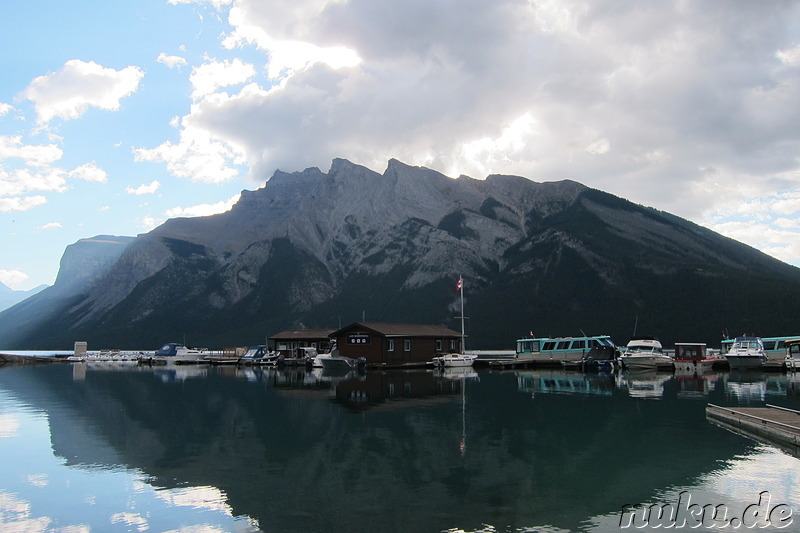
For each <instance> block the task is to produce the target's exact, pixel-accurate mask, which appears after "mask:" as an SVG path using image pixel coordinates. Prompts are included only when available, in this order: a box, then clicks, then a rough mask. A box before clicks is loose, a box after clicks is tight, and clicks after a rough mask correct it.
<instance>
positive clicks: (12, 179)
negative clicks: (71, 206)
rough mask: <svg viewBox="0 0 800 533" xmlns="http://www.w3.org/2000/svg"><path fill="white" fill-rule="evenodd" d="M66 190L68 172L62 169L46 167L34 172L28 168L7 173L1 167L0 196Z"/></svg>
mask: <svg viewBox="0 0 800 533" xmlns="http://www.w3.org/2000/svg"><path fill="white" fill-rule="evenodd" d="M66 190H67V180H66V172H65V171H64V170H62V169H59V168H54V167H46V168H43V169H37V170H36V172H32V171H31V170H30V169H27V168H21V169H12V170H11V171H6V170H4V169H3V168H2V167H0V196H19V195H23V194H26V193H29V192H32V191H50V192H64V191H66Z"/></svg>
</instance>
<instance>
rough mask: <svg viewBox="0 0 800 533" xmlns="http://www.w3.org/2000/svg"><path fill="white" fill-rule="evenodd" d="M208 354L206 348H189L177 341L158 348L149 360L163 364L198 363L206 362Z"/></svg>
mask: <svg viewBox="0 0 800 533" xmlns="http://www.w3.org/2000/svg"><path fill="white" fill-rule="evenodd" d="M207 355H209V353H208V350H206V349H205V348H188V347H186V346H184V345H183V344H179V343H177V342H168V343H167V344H165V345H164V346H162V347H161V348H159V349H158V350H156V351H155V353H154V354H153V355H152V357H150V359H149V361H147V362H150V363H155V364H161V365H181V364H197V363H204V362H206V361H205V358H206V356H207ZM140 361H141V359H140Z"/></svg>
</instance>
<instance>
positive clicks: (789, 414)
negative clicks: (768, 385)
mask: <svg viewBox="0 0 800 533" xmlns="http://www.w3.org/2000/svg"><path fill="white" fill-rule="evenodd" d="M706 418H708V419H709V421H711V422H712V423H714V424H716V425H718V426H720V427H724V428H726V429H729V430H731V431H733V432H734V433H738V434H740V435H744V436H746V437H750V438H752V439H755V440H757V441H760V442H766V443H768V444H772V445H775V446H778V447H780V448H781V449H783V450H784V451H786V452H788V453H790V454H791V455H794V456H795V457H800V412H798V411H794V410H792V409H786V408H784V407H778V406H775V405H769V404H768V405H767V407H720V406H718V405H714V404H708V406H707V407H706Z"/></svg>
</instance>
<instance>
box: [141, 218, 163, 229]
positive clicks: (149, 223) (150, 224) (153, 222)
mask: <svg viewBox="0 0 800 533" xmlns="http://www.w3.org/2000/svg"><path fill="white" fill-rule="evenodd" d="M163 222H164V220H163V219H158V218H154V217H151V216H149V215H148V216H144V217H142V218H140V219H137V223H138V224H139V227H141V228H143V229H145V230H147V231H150V230H151V229H153V228H155V227H156V226H158V225H159V224H161V223H163Z"/></svg>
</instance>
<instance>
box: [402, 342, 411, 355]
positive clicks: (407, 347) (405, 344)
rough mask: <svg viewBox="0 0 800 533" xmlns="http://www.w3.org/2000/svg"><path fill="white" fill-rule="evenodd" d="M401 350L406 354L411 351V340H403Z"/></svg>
mask: <svg viewBox="0 0 800 533" xmlns="http://www.w3.org/2000/svg"><path fill="white" fill-rule="evenodd" d="M403 349H404V350H405V351H407V352H410V351H411V339H405V340H404V341H403Z"/></svg>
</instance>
